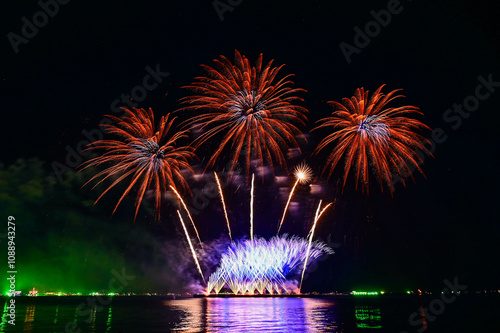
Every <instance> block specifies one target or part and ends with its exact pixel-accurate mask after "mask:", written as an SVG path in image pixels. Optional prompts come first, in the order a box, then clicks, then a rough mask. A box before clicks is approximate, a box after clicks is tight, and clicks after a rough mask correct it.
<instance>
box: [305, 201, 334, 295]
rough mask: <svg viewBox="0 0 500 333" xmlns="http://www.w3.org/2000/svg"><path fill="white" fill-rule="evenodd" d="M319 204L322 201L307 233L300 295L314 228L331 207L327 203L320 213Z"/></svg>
mask: <svg viewBox="0 0 500 333" xmlns="http://www.w3.org/2000/svg"><path fill="white" fill-rule="evenodd" d="M321 203H322V200H320V201H319V205H318V209H317V210H316V216H315V217H314V223H313V226H312V228H311V231H310V232H309V246H308V247H307V252H306V257H305V259H304V268H303V269H302V276H301V277H300V287H299V294H300V293H301V290H302V282H303V281H304V274H305V272H306V267H307V259H309V252H310V251H311V245H312V240H313V237H314V229H315V228H316V223H317V222H318V220H319V218H320V217H321V215H323V213H324V212H325V210H326V209H327V208H328V207H330V206H331V203H329V204H328V205H326V206H325V208H323V209H322V210H321V212H320V208H321Z"/></svg>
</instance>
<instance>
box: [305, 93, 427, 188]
mask: <svg viewBox="0 0 500 333" xmlns="http://www.w3.org/2000/svg"><path fill="white" fill-rule="evenodd" d="M383 87H384V85H382V86H380V87H379V88H378V89H377V90H376V91H375V93H373V94H372V95H371V97H370V98H368V91H366V92H365V90H364V88H359V89H356V92H355V94H354V96H353V97H351V98H350V99H349V98H344V99H343V100H342V103H337V102H328V103H330V104H331V105H332V106H333V107H334V108H336V110H335V111H334V112H333V113H332V117H327V118H324V119H322V120H320V121H319V122H320V123H321V124H320V125H318V126H317V127H316V128H315V129H321V128H331V129H333V130H335V132H333V133H331V134H329V135H327V136H326V137H325V138H324V139H323V140H322V141H321V142H320V144H319V145H318V147H317V148H316V150H315V152H314V153H315V154H317V153H318V152H319V151H321V150H323V149H325V148H326V147H329V148H328V149H329V150H331V151H332V152H331V153H330V154H329V156H328V158H327V161H326V165H325V167H324V168H323V173H324V172H325V171H326V170H329V172H328V177H330V176H331V174H332V172H333V170H334V168H335V167H336V165H337V164H338V163H339V161H340V159H341V158H342V157H344V158H345V167H344V182H343V186H345V184H346V180H347V176H348V174H349V170H350V168H351V166H354V168H355V169H356V174H355V178H356V189H357V187H358V183H359V182H361V185H362V190H363V192H364V191H366V192H367V193H368V187H369V183H368V174H369V166H371V169H372V170H373V172H374V174H375V176H376V178H377V179H378V182H379V184H380V188H381V190H383V181H384V180H385V181H386V183H387V185H388V187H389V189H390V191H391V194H392V193H393V192H394V186H393V177H394V176H395V175H397V176H400V177H401V178H402V179H403V178H405V175H411V170H412V169H413V168H415V169H416V170H418V171H419V172H420V173H421V174H422V175H423V171H422V169H421V168H420V166H419V163H422V162H423V160H422V158H421V157H420V156H419V155H418V154H416V153H415V152H416V151H419V150H420V151H423V152H425V153H427V154H430V152H429V151H428V149H427V148H426V147H425V144H426V143H428V140H427V139H425V138H424V137H423V136H422V135H420V134H418V133H416V132H415V131H416V130H417V131H418V130H423V129H427V130H428V129H430V128H429V127H428V126H426V125H425V124H423V123H422V122H420V121H418V120H415V119H411V118H408V117H407V115H414V114H419V115H422V112H420V110H419V109H418V108H417V107H415V106H401V107H390V108H387V104H388V103H389V102H391V101H393V100H394V99H396V98H399V97H404V96H403V95H396V93H397V92H398V91H400V89H398V90H393V91H391V92H389V93H388V94H387V95H384V94H382V93H381V92H380V91H381V90H382V88H383ZM331 144H335V145H334V146H330V145H331ZM411 177H412V179H413V176H411ZM403 184H404V181H403Z"/></svg>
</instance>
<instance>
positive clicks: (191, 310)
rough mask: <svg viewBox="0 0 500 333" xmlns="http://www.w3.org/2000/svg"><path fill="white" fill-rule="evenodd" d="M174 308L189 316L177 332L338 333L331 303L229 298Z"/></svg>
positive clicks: (195, 301) (273, 298)
mask: <svg viewBox="0 0 500 333" xmlns="http://www.w3.org/2000/svg"><path fill="white" fill-rule="evenodd" d="M168 305H169V306H172V305H173V304H172V302H168ZM177 305H178V306H179V308H180V309H182V310H183V311H185V312H186V313H187V314H188V315H187V316H186V317H184V320H183V321H182V322H181V323H180V324H179V327H178V328H177V329H178V330H184V329H187V328H191V329H193V328H195V327H197V328H202V327H203V328H204V329H205V331H206V332H288V331H299V332H341V330H340V328H339V323H338V318H337V313H336V309H335V303H334V302H333V301H331V300H320V299H313V298H275V297H270V298H260V297H259V298H238V297H235V298H232V297H231V298H207V299H194V300H191V301H186V300H184V301H178V303H177Z"/></svg>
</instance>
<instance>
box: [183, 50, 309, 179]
mask: <svg viewBox="0 0 500 333" xmlns="http://www.w3.org/2000/svg"><path fill="white" fill-rule="evenodd" d="M220 58H221V59H220V60H217V59H215V60H214V62H215V64H216V68H212V67H209V66H205V65H202V67H203V68H204V69H205V70H206V71H207V73H208V75H207V76H206V77H197V78H195V80H196V82H194V83H192V84H191V85H189V86H187V87H185V88H189V89H192V90H193V91H194V92H195V93H196V95H194V96H189V97H186V98H184V99H183V103H184V104H185V105H186V106H184V107H183V108H182V109H181V110H201V111H203V113H202V114H199V115H196V116H194V117H193V118H192V119H191V120H189V121H188V122H187V125H188V126H192V127H193V128H196V129H198V130H200V131H202V132H203V133H202V134H201V135H200V136H199V137H198V138H197V139H196V147H199V146H201V145H202V144H204V143H205V142H207V141H209V140H210V139H214V137H219V135H220V141H219V142H220V144H218V148H217V149H216V150H215V152H214V153H213V154H212V156H211V158H210V160H209V161H208V167H210V166H213V165H214V164H215V162H216V161H217V160H218V159H219V158H220V157H221V154H222V153H223V152H224V151H225V152H227V153H229V154H230V156H231V160H230V161H231V168H230V170H231V171H232V170H234V168H235V167H236V164H237V162H238V161H239V160H242V161H243V162H244V164H245V166H246V175H247V179H248V176H249V173H250V162H251V161H252V160H257V161H258V162H259V164H260V165H259V166H262V165H264V162H267V163H268V164H269V166H270V167H271V169H274V168H273V161H276V162H277V163H278V164H279V165H280V166H281V167H284V168H285V169H287V167H286V160H285V155H284V151H285V152H286V150H287V149H288V148H289V146H293V147H297V148H298V143H297V138H298V137H300V138H304V136H303V134H302V132H301V131H300V130H299V129H298V127H297V126H296V125H300V126H303V125H305V121H306V120H307V118H306V116H305V114H306V113H307V110H306V109H305V108H303V107H301V106H299V105H296V104H295V103H296V102H302V101H303V100H302V99H301V98H299V97H297V96H295V94H296V93H298V92H304V91H305V90H304V89H298V88H295V89H292V88H291V87H290V85H291V84H293V82H292V81H290V80H289V78H290V77H291V76H292V75H287V76H285V77H283V78H281V79H277V78H276V77H277V75H278V72H279V71H280V70H281V68H282V67H283V65H281V66H279V67H272V63H273V61H272V60H271V61H270V62H269V63H268V64H267V65H265V66H263V63H262V54H261V55H260V56H259V57H258V59H257V63H256V65H255V67H251V66H250V63H249V61H248V59H247V58H246V57H245V56H242V55H241V54H240V53H239V52H238V51H235V63H236V64H235V65H233V64H232V63H231V62H230V61H229V60H228V59H227V58H226V57H224V56H221V57H220Z"/></svg>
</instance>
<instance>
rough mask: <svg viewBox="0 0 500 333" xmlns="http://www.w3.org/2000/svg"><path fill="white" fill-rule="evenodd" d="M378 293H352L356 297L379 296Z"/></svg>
mask: <svg viewBox="0 0 500 333" xmlns="http://www.w3.org/2000/svg"><path fill="white" fill-rule="evenodd" d="M378 294H379V292H378V291H351V295H354V296H378Z"/></svg>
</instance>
